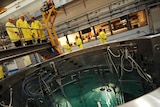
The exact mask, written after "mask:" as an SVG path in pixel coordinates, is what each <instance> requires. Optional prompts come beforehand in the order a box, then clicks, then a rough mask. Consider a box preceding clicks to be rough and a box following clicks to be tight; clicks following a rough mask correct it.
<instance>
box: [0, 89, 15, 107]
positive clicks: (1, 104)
mask: <svg viewBox="0 0 160 107" xmlns="http://www.w3.org/2000/svg"><path fill="white" fill-rule="evenodd" d="M12 96H13V89H12V88H10V102H9V105H5V103H4V102H3V101H2V102H0V106H2V107H13V106H12V101H13V99H12ZM3 103H4V104H3Z"/></svg>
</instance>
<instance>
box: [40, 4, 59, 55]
mask: <svg viewBox="0 0 160 107" xmlns="http://www.w3.org/2000/svg"><path fill="white" fill-rule="evenodd" d="M60 13H62V12H61V11H57V10H56V9H55V7H54V5H53V6H52V8H51V9H48V10H47V11H44V12H42V17H43V20H44V23H45V25H46V28H47V32H48V35H49V38H50V42H51V44H52V46H53V47H54V48H55V49H56V50H57V51H58V53H59V54H61V53H62V52H61V50H60V48H59V45H60V43H59V41H58V36H57V33H56V30H55V27H54V22H55V19H56V17H57V14H60ZM50 25H51V29H50ZM52 32H53V35H52Z"/></svg>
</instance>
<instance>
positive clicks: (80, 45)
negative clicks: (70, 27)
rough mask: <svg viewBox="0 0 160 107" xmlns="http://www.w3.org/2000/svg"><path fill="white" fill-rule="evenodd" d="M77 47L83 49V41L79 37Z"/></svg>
mask: <svg viewBox="0 0 160 107" xmlns="http://www.w3.org/2000/svg"><path fill="white" fill-rule="evenodd" d="M76 45H77V46H78V48H79V49H83V43H82V40H81V39H80V38H79V37H78V36H76Z"/></svg>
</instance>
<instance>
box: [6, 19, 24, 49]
mask: <svg viewBox="0 0 160 107" xmlns="http://www.w3.org/2000/svg"><path fill="white" fill-rule="evenodd" d="M13 22H14V20H13V19H12V18H9V19H8V22H7V23H6V30H7V33H8V36H9V38H10V40H11V42H13V43H14V44H15V46H16V47H18V46H22V43H21V41H20V36H19V31H18V29H17V28H16V27H15V25H14V24H13Z"/></svg>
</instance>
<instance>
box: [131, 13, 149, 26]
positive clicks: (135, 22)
mask: <svg viewBox="0 0 160 107" xmlns="http://www.w3.org/2000/svg"><path fill="white" fill-rule="evenodd" d="M129 21H130V23H131V27H132V29H134V28H138V27H143V26H145V25H147V19H146V14H145V12H144V11H143V10H141V11H138V12H135V13H131V14H129Z"/></svg>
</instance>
